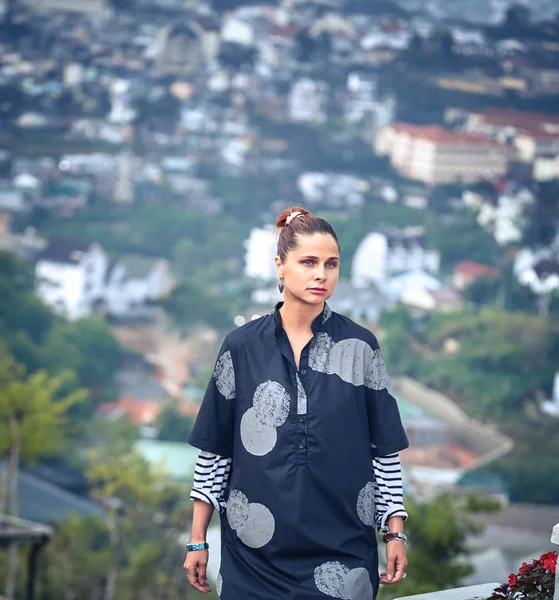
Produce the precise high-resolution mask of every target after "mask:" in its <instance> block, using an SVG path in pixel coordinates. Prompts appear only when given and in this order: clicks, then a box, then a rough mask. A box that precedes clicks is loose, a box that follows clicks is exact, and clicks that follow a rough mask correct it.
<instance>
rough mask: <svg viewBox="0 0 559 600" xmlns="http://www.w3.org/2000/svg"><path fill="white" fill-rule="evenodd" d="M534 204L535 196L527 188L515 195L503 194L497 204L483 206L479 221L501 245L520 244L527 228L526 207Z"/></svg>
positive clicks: (486, 203) (488, 203)
mask: <svg viewBox="0 0 559 600" xmlns="http://www.w3.org/2000/svg"><path fill="white" fill-rule="evenodd" d="M534 202H535V197H534V195H533V194H532V192H530V190H528V189H526V188H524V189H521V190H520V191H519V192H517V193H514V194H513V193H507V194H501V195H500V196H499V198H498V199H497V203H496V204H492V203H491V202H484V203H483V204H482V205H481V207H480V211H479V214H478V216H477V221H478V223H479V224H480V225H481V226H482V227H484V228H485V229H487V231H489V232H490V233H492V234H493V237H494V238H495V241H496V242H497V243H498V244H499V245H501V246H505V245H507V244H510V243H514V242H519V241H520V240H521V239H522V233H523V231H524V228H525V226H526V217H525V210H526V207H527V206H530V205H532V204H533V203H534Z"/></svg>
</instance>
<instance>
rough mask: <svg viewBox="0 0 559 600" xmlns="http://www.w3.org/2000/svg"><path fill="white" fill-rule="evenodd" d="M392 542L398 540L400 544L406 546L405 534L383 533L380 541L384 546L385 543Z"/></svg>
mask: <svg viewBox="0 0 559 600" xmlns="http://www.w3.org/2000/svg"><path fill="white" fill-rule="evenodd" d="M392 540H400V541H401V542H404V544H407V542H408V537H407V535H406V534H405V533H398V532H395V533H385V534H384V535H383V536H382V541H383V542H384V543H385V544H386V543H387V542H391V541H392Z"/></svg>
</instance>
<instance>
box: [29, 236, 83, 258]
mask: <svg viewBox="0 0 559 600" xmlns="http://www.w3.org/2000/svg"><path fill="white" fill-rule="evenodd" d="M90 247H91V242H86V241H84V240H80V239H77V238H65V237H64V238H63V237H55V238H51V239H50V240H49V241H48V245H47V247H46V248H45V249H44V250H43V252H41V254H40V255H39V260H44V261H49V262H55V263H62V264H70V265H78V264H80V262H81V260H82V258H83V254H84V253H86V252H87V251H88V250H89V248H90Z"/></svg>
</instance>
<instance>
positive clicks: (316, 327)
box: [274, 302, 332, 339]
mask: <svg viewBox="0 0 559 600" xmlns="http://www.w3.org/2000/svg"><path fill="white" fill-rule="evenodd" d="M282 306H283V302H278V303H277V304H276V306H275V308H274V333H275V337H276V339H277V338H278V337H279V336H280V335H281V332H282V331H283V326H282V320H281V314H280V308H281V307H282ZM331 316H332V309H331V308H330V307H329V306H328V303H326V302H325V303H324V308H323V309H322V312H321V313H320V314H319V315H318V316H317V317H315V318H314V320H313V322H312V323H311V330H312V332H313V334H314V333H319V332H320V331H323V330H324V324H325V323H326V321H328V319H329V318H330V317H331Z"/></svg>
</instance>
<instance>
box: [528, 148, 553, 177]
mask: <svg viewBox="0 0 559 600" xmlns="http://www.w3.org/2000/svg"><path fill="white" fill-rule="evenodd" d="M532 176H533V177H534V179H535V180H536V181H551V180H552V179H557V178H559V153H557V154H555V155H551V156H540V157H539V158H536V160H534V171H533V174H532Z"/></svg>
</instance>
